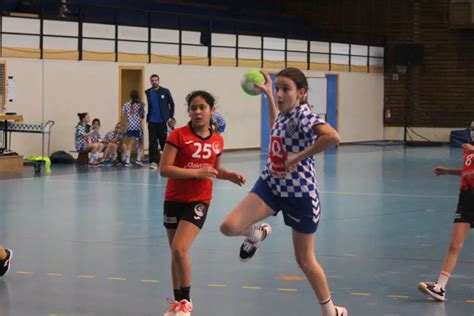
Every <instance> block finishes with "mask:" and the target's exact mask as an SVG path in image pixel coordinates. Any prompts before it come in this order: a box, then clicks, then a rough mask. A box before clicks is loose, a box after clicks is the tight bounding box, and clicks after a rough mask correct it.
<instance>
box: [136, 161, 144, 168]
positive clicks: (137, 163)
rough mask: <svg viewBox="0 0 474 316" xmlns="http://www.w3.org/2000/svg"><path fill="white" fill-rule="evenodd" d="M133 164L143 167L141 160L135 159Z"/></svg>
mask: <svg viewBox="0 0 474 316" xmlns="http://www.w3.org/2000/svg"><path fill="white" fill-rule="evenodd" d="M135 164H136V165H138V166H140V167H143V162H142V161H141V160H135Z"/></svg>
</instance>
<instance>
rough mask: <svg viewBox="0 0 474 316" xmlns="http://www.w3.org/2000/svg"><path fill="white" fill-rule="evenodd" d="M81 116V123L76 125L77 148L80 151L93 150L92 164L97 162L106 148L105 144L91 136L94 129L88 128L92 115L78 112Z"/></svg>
mask: <svg viewBox="0 0 474 316" xmlns="http://www.w3.org/2000/svg"><path fill="white" fill-rule="evenodd" d="M77 116H78V117H79V123H78V124H77V125H76V132H75V135H74V139H75V144H76V150H77V151H78V152H81V151H85V152H91V154H92V156H91V158H90V161H89V163H90V164H92V165H95V164H97V160H98V159H99V155H100V153H101V152H102V150H103V149H104V145H103V144H102V143H99V142H92V141H91V136H92V135H93V134H94V131H90V130H88V129H89V128H90V126H89V125H88V123H89V122H90V116H89V114H88V113H86V112H84V113H77Z"/></svg>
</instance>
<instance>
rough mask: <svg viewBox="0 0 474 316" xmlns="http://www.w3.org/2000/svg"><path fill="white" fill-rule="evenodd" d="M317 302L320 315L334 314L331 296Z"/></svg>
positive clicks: (330, 315) (328, 315)
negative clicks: (319, 306)
mask: <svg viewBox="0 0 474 316" xmlns="http://www.w3.org/2000/svg"><path fill="white" fill-rule="evenodd" d="M319 304H320V305H321V315H323V316H335V314H336V307H335V306H334V303H333V302H332V299H331V298H328V299H327V300H324V301H322V302H319Z"/></svg>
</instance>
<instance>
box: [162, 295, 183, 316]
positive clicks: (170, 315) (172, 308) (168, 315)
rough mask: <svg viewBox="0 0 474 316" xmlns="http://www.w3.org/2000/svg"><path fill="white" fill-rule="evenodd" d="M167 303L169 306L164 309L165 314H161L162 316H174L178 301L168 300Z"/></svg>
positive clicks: (177, 309)
mask: <svg viewBox="0 0 474 316" xmlns="http://www.w3.org/2000/svg"><path fill="white" fill-rule="evenodd" d="M168 303H169V304H170V306H169V307H168V308H167V309H166V312H165V313H164V314H163V316H175V315H176V313H177V312H178V311H179V309H180V307H181V305H180V304H179V302H178V301H175V300H173V299H170V298H169V299H168Z"/></svg>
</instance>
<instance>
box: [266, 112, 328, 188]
mask: <svg viewBox="0 0 474 316" xmlns="http://www.w3.org/2000/svg"><path fill="white" fill-rule="evenodd" d="M325 123H326V122H325V121H324V120H323V119H322V118H321V117H319V116H318V115H316V114H314V113H313V112H311V109H310V108H309V106H308V105H307V104H302V105H299V106H296V107H295V108H294V109H293V110H291V111H290V112H288V113H282V112H280V113H278V115H277V117H276V119H275V123H274V125H273V128H272V131H271V139H270V146H269V147H270V148H269V152H268V160H267V165H266V166H265V168H264V170H263V171H262V174H261V177H262V179H263V180H265V181H266V182H267V184H268V185H269V187H270V189H271V190H272V192H273V194H275V195H277V196H280V197H308V196H309V197H315V196H316V195H317V190H318V183H317V181H316V170H315V165H314V157H313V156H311V157H308V158H306V159H304V160H302V161H300V162H299V163H298V165H297V166H296V169H295V170H292V171H286V160H287V158H288V154H289V153H298V152H300V151H302V150H304V149H306V148H308V147H309V146H311V145H313V144H314V142H315V141H316V138H317V135H316V134H314V132H313V129H312V128H313V126H314V125H318V124H325Z"/></svg>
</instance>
